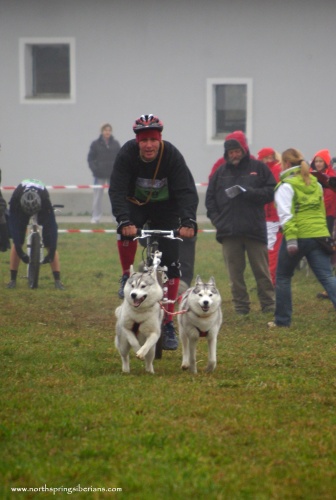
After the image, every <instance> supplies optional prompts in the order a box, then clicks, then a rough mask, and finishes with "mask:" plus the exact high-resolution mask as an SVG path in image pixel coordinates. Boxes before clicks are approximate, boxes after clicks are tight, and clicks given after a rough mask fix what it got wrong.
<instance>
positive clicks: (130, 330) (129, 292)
mask: <svg viewBox="0 0 336 500" xmlns="http://www.w3.org/2000/svg"><path fill="white" fill-rule="evenodd" d="M130 271H131V273H130V277H129V279H128V280H127V282H126V285H125V288H124V295H125V297H124V300H123V302H122V304H121V305H120V306H119V307H117V309H116V310H115V315H116V318H117V323H116V337H115V345H116V348H117V349H118V351H119V354H120V356H121V359H122V371H123V372H125V373H128V372H129V371H130V363H129V351H130V349H131V348H133V349H134V351H135V353H136V356H137V358H139V359H142V360H143V359H144V360H145V367H146V371H148V372H150V373H154V367H153V360H154V357H155V345H156V343H157V341H158V339H159V338H160V333H161V322H162V318H163V310H162V309H161V307H160V300H162V297H163V291H162V288H161V286H160V285H159V282H158V279H157V273H156V270H149V272H144V273H134V272H133V267H131V270H130Z"/></svg>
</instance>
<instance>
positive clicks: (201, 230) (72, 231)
mask: <svg viewBox="0 0 336 500" xmlns="http://www.w3.org/2000/svg"><path fill="white" fill-rule="evenodd" d="M116 232H117V230H116V229H59V230H58V233H83V234H89V233H107V234H108V233H109V234H115V233H116ZM198 232H199V233H214V232H215V229H199V230H198Z"/></svg>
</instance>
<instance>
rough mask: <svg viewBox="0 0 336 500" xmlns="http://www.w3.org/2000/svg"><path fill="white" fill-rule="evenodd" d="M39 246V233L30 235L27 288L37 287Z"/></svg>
mask: <svg viewBox="0 0 336 500" xmlns="http://www.w3.org/2000/svg"><path fill="white" fill-rule="evenodd" d="M40 246H41V236H40V234H39V233H33V234H32V235H31V242H30V257H29V264H28V285H29V288H37V287H38V279H39V272H40Z"/></svg>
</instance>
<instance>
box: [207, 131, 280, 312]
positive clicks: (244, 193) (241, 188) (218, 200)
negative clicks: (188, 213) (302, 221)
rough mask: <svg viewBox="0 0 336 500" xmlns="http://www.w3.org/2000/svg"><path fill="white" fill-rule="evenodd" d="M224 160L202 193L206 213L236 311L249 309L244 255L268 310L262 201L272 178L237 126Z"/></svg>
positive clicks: (267, 198) (270, 293) (269, 197)
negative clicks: (222, 262) (226, 273)
mask: <svg viewBox="0 0 336 500" xmlns="http://www.w3.org/2000/svg"><path fill="white" fill-rule="evenodd" d="M224 159H225V163H224V164H222V165H221V166H219V168H218V169H217V170H216V172H214V174H213V175H212V177H211V178H210V182H209V186H208V189H207V192H206V201H205V204H206V208H207V216H208V217H209V219H210V220H211V222H212V224H213V225H214V226H215V227H216V239H217V241H218V242H219V243H220V244H221V245H222V251H223V256H224V260H225V263H226V265H227V268H228V272H229V276H230V281H231V293H232V298H233V304H234V308H235V311H236V312H237V314H248V313H249V312H250V305H251V303H250V297H249V294H248V291H247V287H246V283H245V279H244V270H245V267H246V254H247V256H248V260H249V262H250V265H251V269H252V272H253V274H254V277H255V279H256V284H257V290H258V298H259V302H260V306H261V310H262V312H272V311H274V287H273V284H272V281H271V277H270V272H269V267H268V252H267V230H266V219H265V211H264V205H265V204H266V203H270V202H271V201H273V197H274V188H275V185H276V180H275V178H274V176H273V174H272V172H271V171H270V169H269V168H268V167H267V165H265V164H264V163H263V162H261V161H259V160H256V159H254V158H252V157H251V155H250V151H249V148H248V144H247V139H246V136H245V134H244V133H243V132H241V131H235V132H232V133H231V134H228V135H227V137H226V139H225V142H224Z"/></svg>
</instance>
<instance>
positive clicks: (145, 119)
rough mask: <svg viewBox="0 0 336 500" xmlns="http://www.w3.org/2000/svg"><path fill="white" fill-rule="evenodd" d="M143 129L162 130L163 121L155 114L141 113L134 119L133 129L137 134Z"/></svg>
mask: <svg viewBox="0 0 336 500" xmlns="http://www.w3.org/2000/svg"><path fill="white" fill-rule="evenodd" d="M143 130H157V131H158V132H162V130H163V123H162V121H161V120H160V119H159V118H158V117H157V116H154V115H141V116H140V118H138V119H137V120H135V122H134V125H133V131H134V133H135V134H138V133H139V132H142V131H143Z"/></svg>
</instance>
